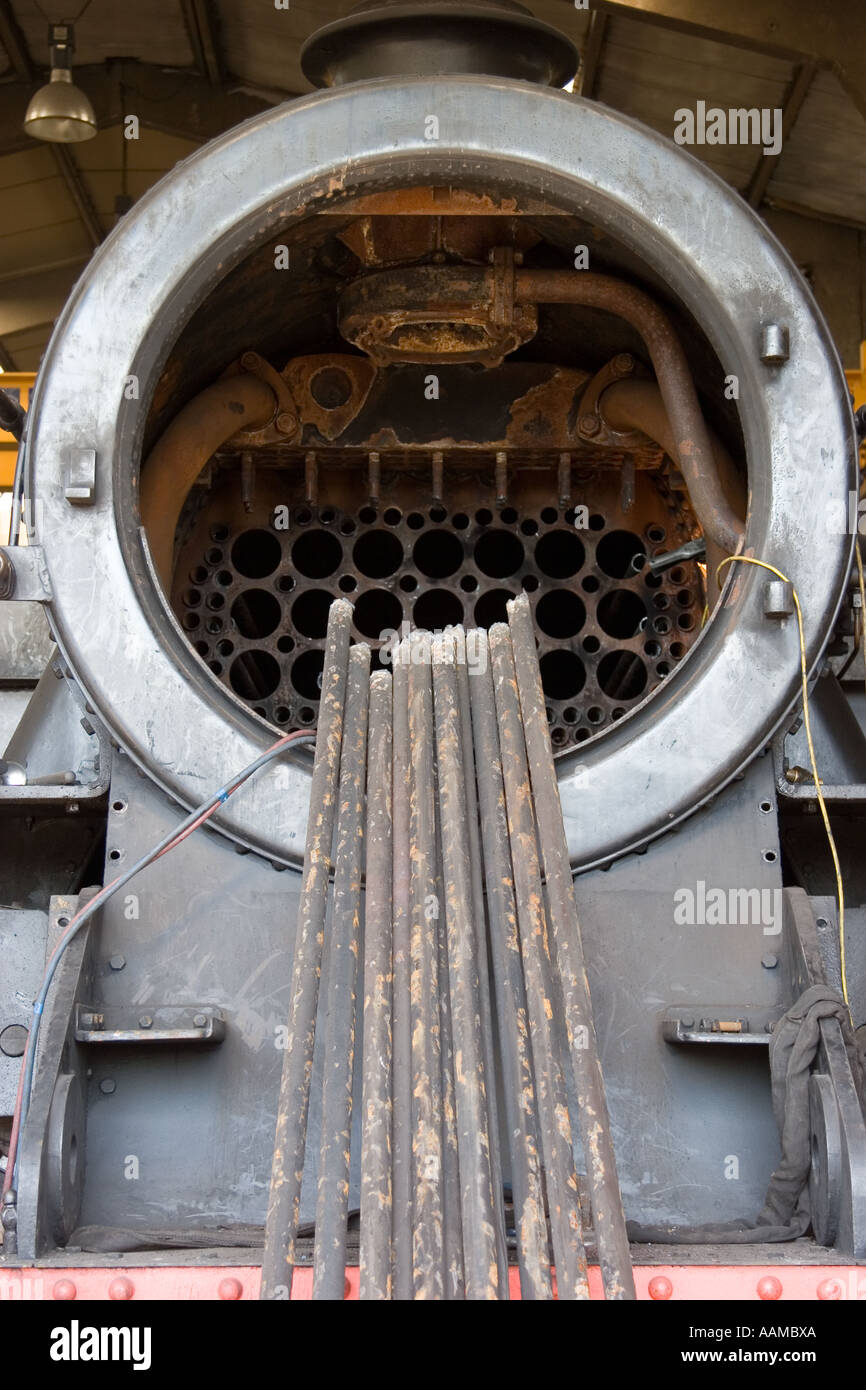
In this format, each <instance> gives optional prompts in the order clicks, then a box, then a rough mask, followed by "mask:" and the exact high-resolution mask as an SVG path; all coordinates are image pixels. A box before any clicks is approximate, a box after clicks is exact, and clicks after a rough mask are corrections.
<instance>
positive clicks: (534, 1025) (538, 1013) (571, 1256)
mask: <svg viewBox="0 0 866 1390" xmlns="http://www.w3.org/2000/svg"><path fill="white" fill-rule="evenodd" d="M488 640H489V647H490V657H491V662H492V667H493V687H494V691H495V696H496V714H497V721H498V725H499V745H500V750H501V757H502V774H503V782H504V784H505V805H506V813H507V817H508V834H509V841H510V845H511V864H512V870H513V882H514V893H515V899H516V902H517V923H518V929H519V932H520V944H521V953H522V957H523V970H524V978H525V982H526V1001H527V1012H528V1016H529V1031H530V1038H531V1042H532V1056H533V1063H534V1068H535V1081H536V1091H537V1098H538V1115H539V1129H540V1133H541V1147H542V1153H543V1155H544V1167H545V1175H546V1185H547V1197H548V1206H549V1210H550V1227H551V1236H552V1241H553V1252H554V1257H555V1261H556V1280H557V1287H558V1292H559V1297H560V1298H561V1299H587V1298H588V1297H589V1283H588V1278H587V1270H586V1252H585V1250H584V1246H583V1238H582V1235H581V1228H580V1211H579V1204H578V1191H577V1177H576V1174H575V1169H574V1153H573V1150H572V1140H571V1124H570V1121H569V1115H568V1095H567V1092H566V1087H565V1079H564V1077H563V1074H562V1068H561V1065H560V1058H559V1048H558V1046H557V1038H556V1033H555V1022H554V1019H555V1013H554V1003H555V996H554V991H553V967H552V962H551V957H550V942H549V937H548V931H547V921H546V918H545V912H544V896H543V889H542V884H541V870H540V865H539V857H538V841H537V836H536V826H535V817H534V815H533V808H532V794H531V791H530V782H529V768H528V765H527V756H526V751H527V750H526V747H525V745H524V737H523V728H522V724H521V717H520V701H519V698H518V694H517V680H516V677H515V671H514V658H513V655H512V650H511V638H510V635H509V631H508V628H507V627H506V625H505V624H504V623H496V624H494V625H493V627H491V629H490V633H489V639H488Z"/></svg>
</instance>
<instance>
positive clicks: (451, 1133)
mask: <svg viewBox="0 0 866 1390" xmlns="http://www.w3.org/2000/svg"><path fill="white" fill-rule="evenodd" d="M437 863H438V864H439V865H441V863H442V845H441V836H440V843H439V845H438V847H437ZM439 926H440V928H441V927H442V926H443V922H442V920H441V914H440V922H439ZM438 944H439V1028H440V1030H441V1031H440V1038H441V1060H442V1241H443V1251H444V1259H445V1298H446V1299H447V1300H449V1301H456V1300H458V1299H463V1298H465V1296H466V1271H465V1267H464V1263H463V1227H462V1216H461V1209H460V1149H459V1146H458V1141H457V1103H456V1100H455V1096H454V1038H453V1034H452V1030H451V989H450V983H449V979H448V943H447V941H446V939H445V931H444V930H440V931H439V932H438Z"/></svg>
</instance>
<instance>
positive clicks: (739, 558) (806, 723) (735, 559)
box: [716, 546, 866, 1014]
mask: <svg viewBox="0 0 866 1390" xmlns="http://www.w3.org/2000/svg"><path fill="white" fill-rule="evenodd" d="M855 550H856V551H857V561H858V565H859V566H860V585H861V594H862V592H863V567H862V562H861V561H860V548H859V546H855ZM736 563H739V564H743V565H758V566H759V567H760V568H761V569H764V570H769V571H770V574H774V575H775V576H776V578H777V579H781V580H782V582H783V583H785V584H791V581H790V579H789V578H788V576H787V575H786V574H783V573H782V571H781V570H777V569H776V567H775V565H769V564H767V561H766V560H756V559H754V558H753V557H752V556H751V555H728V557H727V558H726V559H724V560H723V561H722V563H721V564H720V565H719V567H718V569H717V570H716V583H718V582H719V575H720V574H721V572H722V570H723V569H724V567H725V565H732V564H736ZM791 594H792V597H793V599H794V608H795V610H796V613H797V630H798V632H799V636H800V675H801V679H802V683H803V727H804V728H805V731H806V742H807V744H808V745H809V759H810V762H811V764H812V776H813V778H814V779H815V792H816V794H817V797H818V805H819V806H820V807H821V816H822V818H823V821H824V829H825V830H826V832H827V840H828V843H829V845H830V853H831V855H832V856H833V868H834V869H835V870H836V896H837V901H838V904H839V963H840V966H841V970H842V997H843V998H844V1000H845V1004H846V1007H847V1009H848V1013H849V1014H850V1013H851V1005H850V1003H849V1001H848V967H847V962H846V959H845V890H844V888H843V887H842V870H841V868H840V866H839V854H838V851H837V849H836V841H835V840H834V838H833V831H832V829H831V828H830V817H829V815H828V814H827V804H826V802H825V801H824V793H823V792H822V790H821V781H820V778H819V777H818V760H817V758H816V757H815V745H814V743H813V742H812V721H811V719H810V718H809V677H808V672H807V670H806V638H805V634H804V632H803V610H802V608H801V607H800V599H799V597H798V594H797V590H796V589H795V588H794V585H793V584H791ZM864 649H866V647H864Z"/></svg>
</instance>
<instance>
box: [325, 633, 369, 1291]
mask: <svg viewBox="0 0 866 1390" xmlns="http://www.w3.org/2000/svg"><path fill="white" fill-rule="evenodd" d="M369 673H370V648H369V647H368V646H366V645H360V646H357V647H353V648H352V650H351V652H350V653H349V679H348V683H347V691H346V721H345V729H344V733H343V753H342V757H341V760H340V794H339V809H338V812H337V844H336V851H335V854H334V889H333V898H332V905H331V928H330V933H329V936H328V972H327V996H326V1013H325V1041H324V1080H323V1084H322V1138H321V1151H320V1156H319V1181H318V1189H317V1195H316V1247H315V1262H314V1278H313V1297H314V1298H317V1299H342V1298H343V1292H344V1289H345V1283H346V1225H347V1221H348V1216H349V1152H350V1146H351V1138H352V1136H351V1123H352V1080H353V1075H352V1073H353V1062H354V1056H355V1002H356V981H357V967H358V953H359V950H360V933H361V862H362V860H361V848H362V844H363V838H364V819H365V817H364V798H365V786H366V772H367V714H368V707H369V698H370V688H369ZM373 906H374V929H375V925H376V923H375V918H376V917H379V916H380V915H381V903H379V902H376V901H374V904H373ZM374 1033H375V1030H374ZM367 1159H368V1163H369V1164H370V1165H371V1166H373V1165H375V1166H374V1167H373V1176H374V1177H375V1172H376V1169H378V1167H379V1165H380V1159H379V1155H378V1154H376V1153H375V1149H374V1150H373V1152H370V1151H369V1150H368V1153H367ZM375 1249H376V1247H375V1245H374V1252H375Z"/></svg>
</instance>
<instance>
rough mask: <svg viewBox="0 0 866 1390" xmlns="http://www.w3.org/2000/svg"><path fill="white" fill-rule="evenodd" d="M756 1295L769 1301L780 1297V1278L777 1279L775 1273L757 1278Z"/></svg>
mask: <svg viewBox="0 0 866 1390" xmlns="http://www.w3.org/2000/svg"><path fill="white" fill-rule="evenodd" d="M758 1297H759V1298H763V1299H764V1300H765V1301H770V1302H771V1301H772V1300H773V1299H774V1298H781V1297H782V1281H781V1279H777V1278H776V1276H775V1274H765V1275H764V1277H763V1279H759V1280H758Z"/></svg>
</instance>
